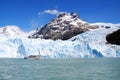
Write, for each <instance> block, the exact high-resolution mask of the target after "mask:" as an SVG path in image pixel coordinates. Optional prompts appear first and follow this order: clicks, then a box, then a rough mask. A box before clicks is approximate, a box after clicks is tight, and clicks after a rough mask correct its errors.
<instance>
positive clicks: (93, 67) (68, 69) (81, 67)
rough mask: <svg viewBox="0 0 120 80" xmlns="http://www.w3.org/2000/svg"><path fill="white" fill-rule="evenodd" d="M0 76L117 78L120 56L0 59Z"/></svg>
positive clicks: (0, 79)
mask: <svg viewBox="0 0 120 80" xmlns="http://www.w3.org/2000/svg"><path fill="white" fill-rule="evenodd" d="M0 80H120V58H98V59H43V60H24V59H0Z"/></svg>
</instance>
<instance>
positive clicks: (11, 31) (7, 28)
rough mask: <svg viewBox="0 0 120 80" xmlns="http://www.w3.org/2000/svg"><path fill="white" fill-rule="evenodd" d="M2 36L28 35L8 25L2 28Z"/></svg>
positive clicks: (0, 28) (0, 31)
mask: <svg viewBox="0 0 120 80" xmlns="http://www.w3.org/2000/svg"><path fill="white" fill-rule="evenodd" d="M0 34H2V35H8V36H27V33H25V32H23V31H22V30H21V29H20V28H19V27H18V26H16V25H7V26H4V27H0Z"/></svg>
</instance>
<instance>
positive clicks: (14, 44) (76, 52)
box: [0, 23, 120, 58]
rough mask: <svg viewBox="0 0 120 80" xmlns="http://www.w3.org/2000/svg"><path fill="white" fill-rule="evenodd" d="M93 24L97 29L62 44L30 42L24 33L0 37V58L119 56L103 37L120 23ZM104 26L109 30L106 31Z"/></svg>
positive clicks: (117, 49)
mask: <svg viewBox="0 0 120 80" xmlns="http://www.w3.org/2000/svg"><path fill="white" fill-rule="evenodd" d="M94 24H97V25H99V28H97V29H91V30H90V31H87V32H85V33H82V34H79V35H77V36H74V37H72V38H71V39H69V40H65V41H63V40H56V41H53V40H45V39H30V38H27V37H26V36H27V34H26V33H25V34H24V33H23V34H19V35H8V34H7V35H6V34H0V58H23V57H24V56H28V55H38V54H39V52H40V55H41V57H42V58H95V57H120V46H118V45H111V44H106V39H105V37H106V35H107V34H109V33H111V32H113V31H116V30H118V29H120V24H111V23H108V24H107V23H93V24H91V25H94ZM103 25H104V26H103ZM106 25H107V26H108V25H109V26H110V28H108V29H106V28H105V26H106ZM9 27H10V26H9ZM0 32H1V29H0ZM18 32H19V31H18ZM20 33H21V31H20Z"/></svg>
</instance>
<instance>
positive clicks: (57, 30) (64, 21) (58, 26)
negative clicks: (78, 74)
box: [29, 13, 97, 40]
mask: <svg viewBox="0 0 120 80" xmlns="http://www.w3.org/2000/svg"><path fill="white" fill-rule="evenodd" d="M95 28H97V26H94V25H90V24H88V23H87V22H85V21H82V20H81V19H80V17H79V16H78V15H77V14H76V13H70V14H69V13H61V14H60V15H59V16H58V17H57V18H55V19H53V20H52V21H51V22H49V23H48V24H46V25H45V26H43V27H42V28H40V29H38V30H36V32H35V33H34V34H33V35H31V36H29V38H43V39H52V40H56V39H62V40H67V39H69V38H71V37H73V36H76V35H78V34H80V33H83V32H86V31H89V29H95Z"/></svg>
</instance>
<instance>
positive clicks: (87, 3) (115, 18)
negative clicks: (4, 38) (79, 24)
mask: <svg viewBox="0 0 120 80" xmlns="http://www.w3.org/2000/svg"><path fill="white" fill-rule="evenodd" d="M60 12H68V13H70V12H76V13H77V14H78V15H79V16H80V18H81V19H82V20H84V21H86V22H89V23H95V22H106V23H120V0H0V27H3V26H6V25H17V26H19V27H20V28H21V29H22V30H23V31H26V32H29V31H31V30H35V29H36V28H37V27H39V26H43V25H45V24H47V23H48V22H50V21H51V20H52V19H53V18H55V17H56V16H57V15H58V14H59V13H60Z"/></svg>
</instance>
